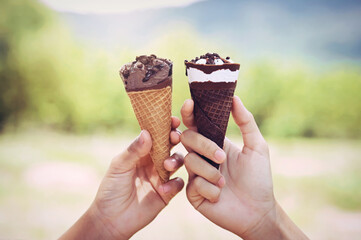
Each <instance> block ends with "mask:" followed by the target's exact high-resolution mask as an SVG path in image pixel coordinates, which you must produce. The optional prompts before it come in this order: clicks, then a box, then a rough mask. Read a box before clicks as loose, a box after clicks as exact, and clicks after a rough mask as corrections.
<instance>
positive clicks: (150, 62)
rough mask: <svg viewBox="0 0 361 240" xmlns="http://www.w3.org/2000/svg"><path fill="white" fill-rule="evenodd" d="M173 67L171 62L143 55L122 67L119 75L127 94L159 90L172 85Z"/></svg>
mask: <svg viewBox="0 0 361 240" xmlns="http://www.w3.org/2000/svg"><path fill="white" fill-rule="evenodd" d="M172 67H173V63H172V62H171V61H170V60H167V59H163V58H157V56H155V55H154V54H152V55H150V56H147V55H141V56H138V57H136V59H135V61H133V62H131V63H127V64H125V65H124V66H123V67H121V69H120V71H119V74H120V77H121V78H122V80H123V83H124V86H125V89H126V90H127V92H132V91H141V90H145V89H158V88H163V87H166V86H170V85H172Z"/></svg>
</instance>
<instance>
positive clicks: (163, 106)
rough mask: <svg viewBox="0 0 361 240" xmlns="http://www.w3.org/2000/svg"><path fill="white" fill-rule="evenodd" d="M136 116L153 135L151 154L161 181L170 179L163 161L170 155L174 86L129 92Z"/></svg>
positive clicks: (142, 127)
mask: <svg viewBox="0 0 361 240" xmlns="http://www.w3.org/2000/svg"><path fill="white" fill-rule="evenodd" d="M128 96H129V98H130V101H131V104H132V107H133V110H134V113H135V116H136V117H137V120H138V122H139V125H140V128H141V129H142V130H147V131H148V132H149V133H150V135H151V137H152V142H153V145H152V149H151V151H150V156H151V158H152V161H153V163H154V167H155V169H156V171H157V172H158V175H159V177H160V179H161V181H162V182H163V183H164V182H167V181H168V180H169V172H168V171H167V170H165V169H164V165H163V162H164V160H165V159H167V158H168V157H169V156H170V150H171V144H170V142H169V134H170V131H171V115H172V88H171V86H167V87H165V88H161V89H150V90H143V91H135V92H128Z"/></svg>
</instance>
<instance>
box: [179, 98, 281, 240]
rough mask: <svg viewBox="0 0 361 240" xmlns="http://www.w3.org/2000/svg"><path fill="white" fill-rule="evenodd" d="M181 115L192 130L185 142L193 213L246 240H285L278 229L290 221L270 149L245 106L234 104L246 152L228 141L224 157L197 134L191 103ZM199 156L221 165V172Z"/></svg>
mask: <svg viewBox="0 0 361 240" xmlns="http://www.w3.org/2000/svg"><path fill="white" fill-rule="evenodd" d="M181 115H182V119H183V123H184V125H185V126H186V127H188V128H189V130H186V131H184V132H183V133H182V135H181V142H182V144H183V145H184V146H185V147H186V149H187V150H188V152H189V153H188V154H187V156H186V157H185V158H184V165H185V166H186V169H187V171H188V174H189V180H188V185H187V197H188V200H189V201H190V203H191V204H192V205H193V207H194V208H195V209H197V210H198V211H199V212H200V213H202V214H203V215H204V216H205V217H207V218H208V219H209V220H211V221H212V222H214V223H215V224H217V225H219V226H220V227H223V228H225V229H228V230H229V231H231V232H233V233H235V234H237V235H238V236H240V237H242V238H244V239H281V237H282V236H283V235H282V234H283V233H282V232H281V231H278V229H277V226H276V225H277V224H278V222H277V221H278V220H280V219H285V217H284V215H283V211H282V210H281V208H280V207H279V205H278V204H277V202H276V200H275V198H274V194H273V184H272V176H271V169H270V160H269V151H268V146H267V143H266V141H265V139H264V138H263V136H262V134H261V133H260V131H259V129H258V127H257V124H256V122H255V120H254V118H253V116H252V114H251V113H250V112H249V111H248V110H247V109H246V108H245V107H244V106H243V104H242V102H241V100H240V99H239V98H238V97H234V98H233V106H232V116H233V118H234V120H235V122H236V124H237V125H238V126H239V128H240V131H241V133H242V137H243V142H244V146H243V148H239V147H238V146H236V145H234V144H233V143H232V142H231V141H230V140H228V139H227V138H226V139H225V142H224V151H223V150H222V149H221V148H219V147H218V146H217V145H216V144H215V143H214V142H212V141H211V140H209V139H207V138H205V137H203V136H202V135H200V134H198V133H197V132H196V130H197V129H196V124H195V121H194V116H193V101H192V100H187V101H186V102H185V103H184V105H183V107H182V109H181ZM196 153H198V154H201V155H204V156H206V157H207V158H209V159H211V160H213V161H214V162H216V163H219V164H221V165H220V170H217V169H216V168H214V167H213V166H211V165H210V164H209V163H207V162H206V161H205V160H203V159H202V158H201V157H200V156H199V155H198V154H196ZM271 226H272V227H274V228H271ZM275 229H277V231H275ZM265 231H266V232H265ZM267 231H268V232H267ZM270 232H272V233H275V234H273V235H272V234H270ZM260 233H264V235H262V234H260ZM259 234H260V235H259Z"/></svg>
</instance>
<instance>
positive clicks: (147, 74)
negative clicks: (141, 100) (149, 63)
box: [142, 70, 155, 82]
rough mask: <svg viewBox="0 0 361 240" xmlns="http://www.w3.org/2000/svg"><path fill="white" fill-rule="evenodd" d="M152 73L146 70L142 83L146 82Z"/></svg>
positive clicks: (152, 71)
mask: <svg viewBox="0 0 361 240" xmlns="http://www.w3.org/2000/svg"><path fill="white" fill-rule="evenodd" d="M154 73H155V71H154V70H148V71H147V73H146V74H145V78H143V80H142V81H143V82H147V81H148V80H149V79H150V77H151V76H152V75H153V74H154Z"/></svg>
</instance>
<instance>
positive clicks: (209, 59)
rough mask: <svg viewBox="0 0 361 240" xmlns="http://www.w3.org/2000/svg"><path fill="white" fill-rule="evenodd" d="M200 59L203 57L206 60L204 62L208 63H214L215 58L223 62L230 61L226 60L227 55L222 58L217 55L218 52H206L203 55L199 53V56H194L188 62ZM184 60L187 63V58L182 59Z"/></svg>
mask: <svg viewBox="0 0 361 240" xmlns="http://www.w3.org/2000/svg"><path fill="white" fill-rule="evenodd" d="M200 59H205V60H206V63H205V64H210V65H214V64H215V60H217V59H220V60H221V61H222V62H223V63H230V62H229V61H228V60H230V58H229V57H227V58H226V59H223V58H221V57H220V56H219V54H218V53H206V54H204V55H201V56H200V57H196V58H195V59H192V60H191V61H190V62H192V63H196V62H197V61H198V60H200ZM184 62H185V63H187V62H188V60H184Z"/></svg>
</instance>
